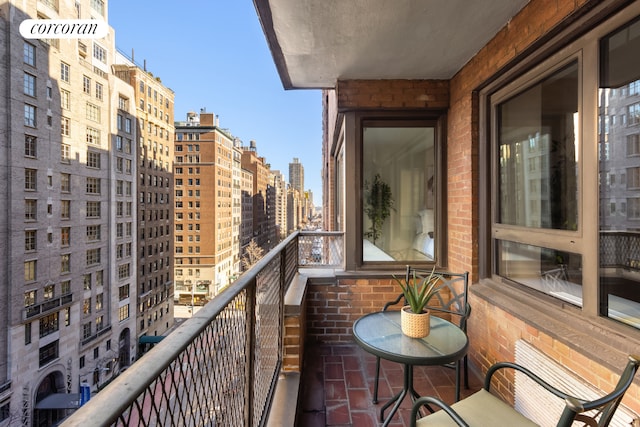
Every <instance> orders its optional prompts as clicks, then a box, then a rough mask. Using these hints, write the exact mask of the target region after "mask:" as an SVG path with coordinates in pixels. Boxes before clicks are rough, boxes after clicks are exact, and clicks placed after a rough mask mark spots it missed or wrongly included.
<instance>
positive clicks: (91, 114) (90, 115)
mask: <svg viewBox="0 0 640 427" xmlns="http://www.w3.org/2000/svg"><path fill="white" fill-rule="evenodd" d="M85 114H86V118H87V119H88V120H91V121H94V122H98V123H99V122H100V107H98V106H97V105H94V104H91V103H90V102H87V104H86V106H85Z"/></svg>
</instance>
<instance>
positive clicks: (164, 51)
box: [108, 0, 322, 206]
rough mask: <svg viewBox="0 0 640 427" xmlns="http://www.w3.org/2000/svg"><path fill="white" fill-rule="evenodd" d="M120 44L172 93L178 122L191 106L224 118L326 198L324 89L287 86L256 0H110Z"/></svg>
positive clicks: (245, 140)
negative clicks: (294, 167)
mask: <svg viewBox="0 0 640 427" xmlns="http://www.w3.org/2000/svg"><path fill="white" fill-rule="evenodd" d="M108 5H109V25H111V26H112V27H113V28H114V29H115V32H116V47H117V48H118V49H119V50H120V51H122V52H123V53H124V54H126V55H127V56H128V57H131V52H132V49H133V51H134V59H135V62H136V63H137V64H139V65H142V64H143V63H144V61H145V60H146V66H147V71H150V72H151V73H153V75H154V76H157V77H160V79H161V80H162V83H163V84H164V85H165V86H167V87H169V88H171V89H172V90H173V91H174V92H175V120H177V121H183V120H185V119H186V114H187V112H189V111H195V112H199V111H200V109H201V108H206V111H207V112H210V113H215V114H217V115H219V116H220V123H219V124H220V127H221V128H228V129H229V130H230V132H231V133H232V134H233V135H234V136H237V137H239V138H240V139H241V140H242V141H243V143H244V144H245V145H249V141H250V140H255V141H256V144H257V148H258V154H259V155H260V156H263V157H265V159H266V161H267V162H268V163H270V164H271V169H277V170H280V171H281V172H282V173H283V174H284V175H285V176H286V177H287V180H288V179H289V176H288V175H289V163H291V162H292V161H293V158H294V157H298V158H299V159H300V162H301V163H302V164H303V166H304V179H305V187H306V188H307V189H311V190H312V191H313V193H314V202H315V204H316V206H320V204H321V201H322V199H321V197H322V194H321V192H322V180H321V176H320V173H321V164H322V149H321V147H322V116H321V113H322V99H321V92H320V91H319V90H287V91H285V90H284V88H283V87H282V83H281V81H280V77H279V76H278V73H277V71H276V67H275V64H274V62H273V59H272V57H271V52H270V51H269V48H268V46H267V42H266V39H265V37H264V33H263V32H262V28H261V26H260V21H259V20H258V16H257V14H256V11H255V7H254V5H253V1H251V0H196V1H183V0H110V1H109V3H108Z"/></svg>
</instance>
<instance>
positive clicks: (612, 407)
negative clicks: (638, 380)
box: [557, 355, 640, 427]
mask: <svg viewBox="0 0 640 427" xmlns="http://www.w3.org/2000/svg"><path fill="white" fill-rule="evenodd" d="M639 365H640V356H636V355H630V356H629V362H628V363H627V366H626V367H625V368H624V371H622V374H621V375H620V379H619V380H618V384H617V385H616V387H615V388H614V389H613V391H612V392H611V393H609V394H607V395H606V396H603V397H601V398H600V399H597V400H593V401H591V402H585V401H581V400H578V399H575V398H568V399H566V406H565V409H564V411H563V412H562V416H561V417H560V421H559V422H558V424H557V426H558V427H565V426H567V427H568V426H571V425H572V424H573V421H574V420H576V421H580V422H584V423H585V425H597V426H598V427H606V426H608V425H609V423H610V422H611V419H612V418H613V414H614V413H615V412H616V409H618V406H619V405H620V402H621V401H622V398H623V397H624V394H625V393H626V391H627V389H628V388H629V386H630V385H631V383H632V382H633V377H634V376H635V375H636V372H637V370H638V366H639ZM591 410H597V412H596V413H595V414H593V415H590V414H586V413H585V412H589V411H591ZM598 415H599V418H598ZM596 419H597V421H596Z"/></svg>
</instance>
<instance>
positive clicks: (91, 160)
mask: <svg viewBox="0 0 640 427" xmlns="http://www.w3.org/2000/svg"><path fill="white" fill-rule="evenodd" d="M87 166H89V167H90V168H96V169H100V153H98V152H96V151H87ZM98 192H99V191H98Z"/></svg>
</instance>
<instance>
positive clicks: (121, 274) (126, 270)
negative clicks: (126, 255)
mask: <svg viewBox="0 0 640 427" xmlns="http://www.w3.org/2000/svg"><path fill="white" fill-rule="evenodd" d="M130 275H131V274H130V264H122V265H119V266H118V279H125V278H127V277H129V276H130Z"/></svg>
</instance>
